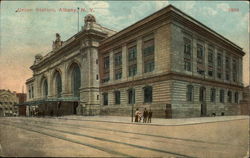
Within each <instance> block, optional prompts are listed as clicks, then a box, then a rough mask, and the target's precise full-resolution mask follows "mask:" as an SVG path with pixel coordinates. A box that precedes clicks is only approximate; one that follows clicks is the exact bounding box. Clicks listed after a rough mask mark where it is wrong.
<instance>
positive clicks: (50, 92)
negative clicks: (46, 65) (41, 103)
mask: <svg viewBox="0 0 250 158" xmlns="http://www.w3.org/2000/svg"><path fill="white" fill-rule="evenodd" d="M52 75H53V74H52V70H49V72H48V75H47V82H48V98H52V97H53V96H54V87H55V86H54V85H53V76H52Z"/></svg>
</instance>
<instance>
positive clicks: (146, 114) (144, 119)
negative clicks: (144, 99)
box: [143, 108, 148, 123]
mask: <svg viewBox="0 0 250 158" xmlns="http://www.w3.org/2000/svg"><path fill="white" fill-rule="evenodd" d="M147 119H148V111H147V109H146V108H145V109H144V111H143V123H147Z"/></svg>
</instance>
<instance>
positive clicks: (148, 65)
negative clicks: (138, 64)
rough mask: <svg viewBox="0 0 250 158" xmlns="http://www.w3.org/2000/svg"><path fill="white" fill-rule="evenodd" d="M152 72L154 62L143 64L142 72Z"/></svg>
mask: <svg viewBox="0 0 250 158" xmlns="http://www.w3.org/2000/svg"><path fill="white" fill-rule="evenodd" d="M152 71H154V61H147V62H146V63H145V64H144V72H145V73H146V72H152Z"/></svg>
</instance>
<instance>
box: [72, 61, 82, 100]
mask: <svg viewBox="0 0 250 158" xmlns="http://www.w3.org/2000/svg"><path fill="white" fill-rule="evenodd" d="M71 87H72V92H73V96H74V97H80V87H81V71H80V68H79V66H78V65H77V64H74V65H73V66H72V74H71Z"/></svg>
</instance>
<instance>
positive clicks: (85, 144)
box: [0, 122, 134, 157]
mask: <svg viewBox="0 0 250 158" xmlns="http://www.w3.org/2000/svg"><path fill="white" fill-rule="evenodd" d="M0 124H4V125H8V126H14V127H16V128H20V129H24V130H27V131H31V132H36V133H39V134H43V135H46V136H50V137H54V138H57V139H61V140H64V141H69V142H72V143H76V144H80V145H83V146H88V147H90V148H94V149H97V150H101V151H104V152H106V153H109V154H113V155H120V156H125V157H134V156H131V155H128V154H124V153H121V152H117V151H115V150H110V149H107V148H103V147H99V146H95V145H91V144H88V143H82V142H80V141H77V140H73V139H69V138H66V137H63V136H58V135H55V134H49V133H46V132H42V131H37V130H34V129H30V128H25V127H21V126H17V125H13V123H12V124H11V123H3V122H1V123H0Z"/></svg>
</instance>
